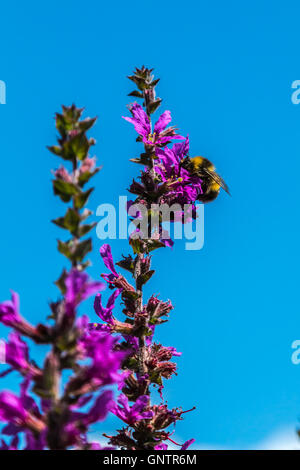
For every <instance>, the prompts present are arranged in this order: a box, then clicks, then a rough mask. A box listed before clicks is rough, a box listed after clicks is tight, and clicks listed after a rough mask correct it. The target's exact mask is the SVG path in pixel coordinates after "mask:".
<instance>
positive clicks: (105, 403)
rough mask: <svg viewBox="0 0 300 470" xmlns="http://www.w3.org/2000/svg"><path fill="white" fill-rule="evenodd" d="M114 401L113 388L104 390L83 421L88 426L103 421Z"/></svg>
mask: <svg viewBox="0 0 300 470" xmlns="http://www.w3.org/2000/svg"><path fill="white" fill-rule="evenodd" d="M112 401H113V393H112V391H111V390H106V391H105V392H103V393H102V394H101V395H100V396H99V397H98V398H97V400H96V401H95V403H94V405H93V406H92V408H91V409H90V410H89V412H88V413H86V415H85V417H84V419H83V423H84V424H85V425H86V426H88V425H90V424H91V423H96V422H98V421H103V420H104V419H105V418H106V415H107V413H108V412H109V410H110V406H111V403H112Z"/></svg>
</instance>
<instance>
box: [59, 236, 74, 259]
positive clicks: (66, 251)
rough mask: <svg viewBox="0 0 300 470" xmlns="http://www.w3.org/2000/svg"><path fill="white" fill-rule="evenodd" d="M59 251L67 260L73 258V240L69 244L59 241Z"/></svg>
mask: <svg viewBox="0 0 300 470" xmlns="http://www.w3.org/2000/svg"><path fill="white" fill-rule="evenodd" d="M57 249H58V251H59V252H60V253H61V254H63V255H65V256H66V257H67V258H69V259H71V257H72V240H69V241H68V242H63V241H61V240H57Z"/></svg>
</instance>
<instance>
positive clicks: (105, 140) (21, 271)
mask: <svg viewBox="0 0 300 470" xmlns="http://www.w3.org/2000/svg"><path fill="white" fill-rule="evenodd" d="M299 13H300V6H299V2H296V1H287V2H278V1H275V2H267V1H266V2H261V1H258V0H253V1H251V2H238V1H229V2H226V3H225V2H222V1H220V0H216V1H215V2H213V3H209V2H203V1H200V2H198V1H191V0H186V1H185V2H179V1H178V0H173V1H172V2H171V1H165V2H158V1H156V0H154V1H152V2H150V3H149V2H144V1H142V2H141V1H139V2H137V1H135V0H133V1H131V2H130V3H124V2H120V1H116V2H114V3H110V4H109V3H108V2H105V3H103V2H101V3H100V2H96V1H90V2H88V3H86V4H85V5H84V4H82V2H78V1H72V2H71V1H64V2H58V1H57V0H53V1H51V2H43V3H40V2H34V1H31V0H29V1H27V2H24V3H21V2H19V4H18V5H17V6H16V4H13V3H10V4H9V3H7V2H6V4H5V5H2V6H1V20H2V21H1V31H0V39H1V67H0V80H4V81H5V82H6V85H7V104H6V105H0V123H1V133H0V134H1V175H2V177H1V185H0V197H1V221H2V222H1V226H2V227H1V231H0V240H1V247H2V250H1V268H2V269H1V283H0V298H1V300H4V299H6V298H8V296H9V289H10V288H13V289H14V290H17V291H18V292H19V293H20V295H21V305H22V312H23V314H24V315H26V316H28V318H30V320H31V321H32V322H38V321H42V320H43V319H44V318H45V315H47V314H48V306H47V302H48V300H49V299H51V298H55V296H56V288H55V286H53V284H52V282H53V280H55V279H56V278H57V277H58V275H59V273H60V271H61V268H62V266H63V264H64V259H63V257H62V256H61V255H59V254H57V253H56V239H57V238H58V237H59V236H61V235H62V234H61V233H60V231H59V229H58V228H57V227H55V226H54V225H52V224H51V223H50V220H51V219H53V218H55V217H57V216H59V215H61V214H62V210H63V207H62V204H61V203H60V202H59V200H58V199H56V198H55V197H54V196H53V195H52V190H51V182H50V180H51V175H50V170H51V168H53V167H57V165H58V163H59V162H58V161H57V159H56V158H55V157H54V156H52V155H51V154H50V153H49V152H48V151H47V150H46V145H51V144H53V143H54V141H55V135H56V132H55V128H54V120H53V116H54V113H55V111H57V110H59V108H60V105H61V104H63V103H64V104H71V103H72V102H75V103H76V104H77V105H78V106H85V107H86V115H90V116H93V115H97V116H98V117H99V120H98V123H97V125H96V127H95V129H94V132H93V136H94V137H95V138H96V139H97V146H96V147H95V153H96V155H97V157H98V161H99V163H100V164H102V165H103V170H102V172H101V173H100V174H99V175H97V177H96V178H95V183H96V189H95V192H94V194H93V196H92V198H91V199H90V204H89V207H90V208H91V209H93V210H94V211H95V210H96V207H97V206H98V205H99V204H101V203H103V202H111V203H115V202H116V201H117V200H118V196H119V195H125V194H126V192H125V189H126V188H127V187H128V185H129V182H130V181H131V179H132V178H133V177H134V176H136V175H137V174H138V167H137V166H135V165H134V164H133V163H130V162H129V161H128V159H129V158H132V157H135V156H136V155H137V153H138V150H139V149H138V145H137V144H136V143H135V135H134V131H133V129H132V128H131V127H130V125H129V124H127V123H126V122H125V121H123V120H122V119H121V116H122V115H124V113H126V104H127V103H128V98H127V96H126V95H127V93H129V92H130V91H131V89H132V87H131V85H130V83H129V81H128V80H126V75H128V74H129V73H130V72H131V71H132V69H133V68H134V67H135V66H140V65H142V64H145V65H147V66H151V67H155V70H156V73H157V75H158V76H159V77H161V83H160V84H159V87H158V93H159V96H161V97H162V98H163V99H164V102H163V107H162V108H161V109H162V110H165V109H170V110H171V112H172V116H173V122H174V124H176V125H177V126H178V127H180V131H181V133H184V134H187V133H188V134H189V135H190V140H191V154H201V155H204V156H206V157H207V158H209V159H211V160H213V161H214V163H215V164H216V166H217V168H218V170H219V171H220V173H221V174H222V175H223V176H224V178H225V179H226V181H227V182H228V184H229V186H230V188H231V192H232V198H229V197H228V196H227V195H226V194H222V195H221V196H220V197H219V198H218V200H217V201H216V202H215V203H214V204H211V205H208V206H207V207H206V208H205V245H204V248H203V249H202V250H201V251H199V252H192V251H190V252H189V251H186V250H184V245H183V243H180V242H178V243H177V244H176V246H175V248H174V249H173V250H172V251H171V250H167V249H166V250H164V251H160V252H157V254H155V255H154V259H153V263H154V266H155V268H156V269H157V274H156V276H155V277H154V278H153V279H152V280H151V283H149V288H148V293H149V294H150V293H151V292H152V291H153V292H156V293H160V294H161V297H162V298H165V299H166V298H170V299H171V300H172V301H173V303H174V304H175V306H176V309H175V311H174V312H173V313H172V316H171V320H170V322H169V323H167V324H165V325H163V326H162V327H161V328H160V332H159V333H158V339H159V340H161V341H162V342H164V343H165V344H167V345H174V346H176V347H177V349H178V350H180V351H183V356H182V357H181V358H180V359H179V361H178V364H179V375H178V377H176V378H174V379H173V380H172V381H170V382H169V383H168V384H167V387H166V388H167V390H168V391H167V396H168V400H169V403H170V405H172V406H177V405H181V406H183V408H190V407H192V406H193V405H194V404H195V405H196V406H197V410H196V411H195V412H194V413H190V414H188V415H186V419H185V420H184V421H183V422H182V423H180V424H179V426H178V429H177V433H176V435H177V436H178V437H179V438H182V439H185V438H186V439H187V438H190V437H195V438H196V439H197V443H198V446H200V445H201V444H202V443H205V444H207V445H210V446H215V447H225V448H250V447H253V446H256V443H258V442H261V441H263V440H265V439H267V438H268V436H270V435H272V434H273V433H277V432H280V430H284V429H289V430H291V429H294V428H296V426H297V425H298V417H299V416H300V391H299V390H300V365H299V366H296V365H293V364H292V362H291V354H292V349H291V343H292V342H293V341H294V340H296V339H299V338H300V315H299V310H300V306H299V299H298V297H299V296H298V292H299V274H298V273H299V244H298V240H299V234H300V223H299V218H298V215H299V194H298V175H299V174H300V105H298V106H297V105H294V104H292V102H291V94H292V89H291V84H292V82H293V81H294V80H297V79H299V78H300V60H299ZM95 220H96V218H95ZM100 244H101V242H100V240H97V238H96V236H95V234H94V253H93V255H92V258H93V267H92V268H91V269H90V274H91V275H92V276H93V277H95V278H97V277H99V275H100V273H101V272H102V270H103V266H102V263H101V260H100V258H99V256H98V249H99V247H100ZM112 248H113V253H114V255H115V258H118V257H120V255H121V253H126V251H127V244H126V241H115V242H113V243H112ZM91 315H92V316H93V313H92V311H91ZM6 333H7V331H6V329H4V328H2V327H1V328H0V336H3V337H5V335H6ZM15 380H16V376H11V377H8V378H6V379H5V381H3V382H2V384H3V386H5V387H6V388H7V387H13V383H15ZM107 426H108V427H109V428H110V430H111V429H112V428H113V427H114V426H115V421H114V420H110V421H109V422H108V423H107ZM101 429H102V428H101Z"/></svg>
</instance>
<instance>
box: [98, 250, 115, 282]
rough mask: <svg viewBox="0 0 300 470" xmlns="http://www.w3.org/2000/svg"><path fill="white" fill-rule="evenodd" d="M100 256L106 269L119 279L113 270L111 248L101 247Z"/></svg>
mask: <svg viewBox="0 0 300 470" xmlns="http://www.w3.org/2000/svg"><path fill="white" fill-rule="evenodd" d="M100 255H101V256H102V258H103V262H104V264H105V266H106V267H107V269H109V270H110V271H111V272H112V273H113V274H114V275H115V276H116V277H119V276H118V274H117V272H116V270H115V266H114V261H113V257H112V254H111V248H110V246H109V245H108V244H105V245H102V246H101V248H100Z"/></svg>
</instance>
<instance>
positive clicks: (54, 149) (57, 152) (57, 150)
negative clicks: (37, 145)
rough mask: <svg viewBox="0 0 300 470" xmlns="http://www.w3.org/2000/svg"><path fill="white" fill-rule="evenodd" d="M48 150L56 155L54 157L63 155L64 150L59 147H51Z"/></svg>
mask: <svg viewBox="0 0 300 470" xmlns="http://www.w3.org/2000/svg"><path fill="white" fill-rule="evenodd" d="M47 149H48V150H50V152H52V153H54V155H58V156H61V155H62V148H61V147H60V146H59V145H52V146H50V147H47Z"/></svg>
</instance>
